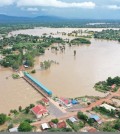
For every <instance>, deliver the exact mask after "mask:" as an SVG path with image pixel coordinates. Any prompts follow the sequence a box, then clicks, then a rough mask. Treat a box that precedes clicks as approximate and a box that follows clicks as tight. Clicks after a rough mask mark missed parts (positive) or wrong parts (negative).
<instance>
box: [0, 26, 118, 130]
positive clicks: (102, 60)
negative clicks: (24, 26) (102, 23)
mask: <svg viewBox="0 0 120 134" xmlns="http://www.w3.org/2000/svg"><path fill="white" fill-rule="evenodd" d="M102 30H103V29H80V28H79V29H78V28H76V29H72V28H61V29H60V28H58V29H56V28H35V29H28V30H18V31H13V32H11V33H9V34H8V37H10V36H11V35H12V36H17V35H18V34H25V35H26V34H28V35H33V36H39V37H41V36H47V37H49V36H53V37H54V38H62V39H63V40H65V41H66V40H70V41H71V40H73V39H75V38H78V37H80V36H84V37H85V36H91V37H90V38H87V39H89V40H90V42H91V43H90V44H84V45H83V44H82V45H72V46H71V45H70V44H69V43H66V44H65V45H62V46H64V47H65V48H64V50H63V51H61V49H60V47H61V44H60V43H53V44H52V47H51V46H50V47H48V48H46V49H45V53H44V54H43V55H40V56H36V57H35V59H34V60H35V62H34V63H35V64H34V66H33V67H29V66H25V65H24V66H22V68H20V70H16V71H13V70H12V69H11V68H10V67H9V68H4V67H2V66H1V67H0V95H1V97H0V103H1V105H0V113H5V114H7V115H9V117H10V118H13V119H12V120H9V121H8V122H9V124H15V125H13V127H12V128H10V129H9V131H10V132H13V131H18V123H19V122H20V121H23V119H25V120H28V119H29V121H30V123H31V125H32V126H34V127H35V128H34V129H33V131H38V132H41V131H49V130H52V129H58V130H59V129H65V131H73V132H74V131H75V132H97V131H103V130H104V127H106V126H107V123H108V122H109V121H114V122H115V124H117V121H116V118H120V109H119V108H120V89H119V78H116V76H119V75H120V69H119V66H120V62H119V61H120V57H119V52H120V43H119V42H118V41H113V40H103V39H95V38H94V37H93V35H92V34H91V31H102ZM105 30H106V29H105ZM74 31H77V37H76V32H74ZM81 31H82V32H81ZM52 48H54V49H52ZM74 52H75V53H74ZM45 61H46V62H47V63H49V62H50V61H52V63H51V64H50V63H49V64H50V65H49V66H50V67H48V68H47V69H42V65H43V63H44V62H45ZM41 63H42V65H41ZM32 70H35V72H34V73H31V72H32ZM20 72H22V74H23V76H22V77H21V78H18V79H13V78H12V75H13V74H20ZM25 72H28V73H29V74H25ZM108 77H112V78H113V79H115V80H114V81H115V82H116V81H117V82H118V83H117V82H116V83H115V82H113V83H112V81H113V79H110V80H111V81H110V82H111V83H112V85H105V86H106V87H107V88H108V89H109V90H107V91H104V90H103V89H102V88H101V90H102V92H100V91H98V90H96V89H95V87H94V86H95V84H96V83H97V82H99V81H100V82H101V83H100V86H101V87H102V86H104V83H105V80H107V79H108ZM102 81H104V82H103V83H102ZM107 82H108V81H107ZM107 82H106V83H107ZM106 83H105V84H106ZM102 84H103V85H102ZM98 86H99V85H98ZM114 89H115V90H117V91H115V92H113V91H114ZM21 107H22V108H21ZM18 109H19V110H18ZM20 109H21V110H20ZM22 109H23V111H22ZM11 110H12V111H11ZM15 110H17V111H16V112H15ZM24 112H26V113H27V115H26V114H25V113H24ZM25 116H26V117H25ZM21 117H22V118H21ZM4 127H5V126H4ZM4 127H3V128H2V129H4ZM2 129H0V130H2Z"/></svg>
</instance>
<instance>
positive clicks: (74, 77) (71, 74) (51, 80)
mask: <svg viewBox="0 0 120 134" xmlns="http://www.w3.org/2000/svg"><path fill="white" fill-rule="evenodd" d="M41 30H42V31H41ZM67 30H68V32H71V31H73V30H74V29H70V30H69V29H67ZM92 30H93V29H92ZM52 31H53V32H54V33H56V32H57V31H59V29H49V28H43V29H37V32H35V30H33V31H32V30H31V32H30V30H27V31H26V30H24V31H22V30H21V31H15V32H14V34H17V33H23V34H24V33H25V34H27V33H28V34H29V33H31V34H32V35H42V32H44V33H45V32H52ZM61 31H65V29H62V30H61ZM55 36H60V35H55ZM64 38H66V37H64ZM91 41H92V43H91V45H89V46H86V45H82V46H73V47H69V46H66V49H65V53H61V52H59V51H58V52H57V54H56V53H52V52H51V50H50V49H49V50H46V53H45V55H43V56H40V57H39V58H38V57H37V58H36V59H37V60H36V63H35V69H36V71H37V73H35V74H32V76H33V77H35V78H36V79H37V80H39V81H40V82H41V83H42V84H43V85H44V86H46V87H47V88H48V89H50V90H52V92H53V94H54V95H57V96H64V97H71V98H73V97H79V96H85V95H88V96H105V94H103V93H100V92H98V91H95V89H94V88H93V86H94V84H95V83H96V82H98V81H103V80H106V79H107V78H108V77H109V76H111V77H114V76H119V75H120V56H119V52H120V44H118V43H117V42H115V41H105V40H95V39H92V40H91ZM74 50H76V56H74ZM44 60H53V61H56V62H58V63H59V64H58V65H52V66H51V68H50V69H48V70H44V71H41V70H40V62H41V61H44ZM10 75H12V71H10V70H8V69H5V70H3V69H1V68H0V113H1V112H4V113H8V112H9V111H10V110H11V109H17V108H18V107H19V106H20V105H21V106H22V107H25V106H28V105H29V104H30V103H35V102H36V101H38V100H40V99H41V97H42V96H41V95H40V94H39V93H38V92H37V91H36V90H35V89H33V88H32V87H31V86H30V85H29V84H28V83H26V81H24V80H23V79H18V80H13V79H12V78H11V77H9V78H8V79H6V77H8V76H10Z"/></svg>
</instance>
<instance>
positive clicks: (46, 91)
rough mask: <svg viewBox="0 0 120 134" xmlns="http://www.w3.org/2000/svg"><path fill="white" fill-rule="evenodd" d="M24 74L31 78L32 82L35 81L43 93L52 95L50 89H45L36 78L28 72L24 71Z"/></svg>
mask: <svg viewBox="0 0 120 134" xmlns="http://www.w3.org/2000/svg"><path fill="white" fill-rule="evenodd" d="M24 75H25V76H26V77H27V78H28V79H29V80H31V81H32V82H33V83H35V84H36V85H37V86H38V87H40V88H41V89H42V90H43V91H44V92H45V93H47V95H50V96H51V95H52V91H50V90H49V89H47V88H46V87H45V86H43V85H42V84H41V83H40V82H39V81H38V80H36V79H35V78H33V77H32V76H31V75H30V74H29V73H27V72H24Z"/></svg>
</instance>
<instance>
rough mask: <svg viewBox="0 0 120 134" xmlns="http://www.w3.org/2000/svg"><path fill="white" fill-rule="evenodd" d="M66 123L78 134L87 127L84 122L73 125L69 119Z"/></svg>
mask: <svg viewBox="0 0 120 134" xmlns="http://www.w3.org/2000/svg"><path fill="white" fill-rule="evenodd" d="M66 122H67V123H68V124H69V125H70V126H71V128H72V129H73V130H74V131H75V132H78V131H79V130H80V129H81V128H83V127H84V126H85V125H84V123H83V122H82V121H79V122H76V123H72V122H71V121H70V120H69V119H67V120H66Z"/></svg>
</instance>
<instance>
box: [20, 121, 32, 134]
mask: <svg viewBox="0 0 120 134" xmlns="http://www.w3.org/2000/svg"><path fill="white" fill-rule="evenodd" d="M18 131H19V132H30V131H32V126H31V125H30V123H28V122H26V121H24V122H22V123H20V125H19V127H18Z"/></svg>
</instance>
